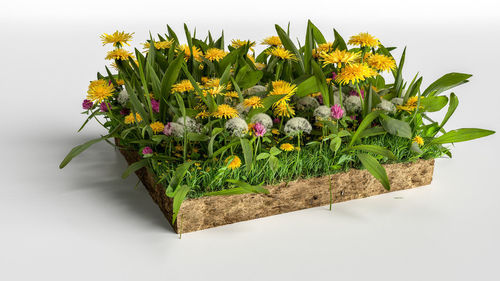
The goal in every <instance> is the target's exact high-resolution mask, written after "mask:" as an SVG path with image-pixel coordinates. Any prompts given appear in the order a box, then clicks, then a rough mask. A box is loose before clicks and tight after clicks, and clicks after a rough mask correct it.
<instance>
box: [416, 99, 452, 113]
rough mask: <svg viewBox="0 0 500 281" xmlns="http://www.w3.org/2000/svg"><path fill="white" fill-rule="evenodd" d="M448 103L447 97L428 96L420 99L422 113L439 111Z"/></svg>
mask: <svg viewBox="0 0 500 281" xmlns="http://www.w3.org/2000/svg"><path fill="white" fill-rule="evenodd" d="M447 103H448V97H446V96H429V97H426V98H423V99H420V105H421V106H423V107H424V108H423V111H424V112H435V111H440V110H441V109H443V107H445V106H446V104H447Z"/></svg>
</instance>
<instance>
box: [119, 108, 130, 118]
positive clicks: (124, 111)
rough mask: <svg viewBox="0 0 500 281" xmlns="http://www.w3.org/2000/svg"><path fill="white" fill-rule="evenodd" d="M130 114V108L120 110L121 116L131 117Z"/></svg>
mask: <svg viewBox="0 0 500 281" xmlns="http://www.w3.org/2000/svg"><path fill="white" fill-rule="evenodd" d="M129 114H130V109H128V108H122V109H121V110H120V115H123V116H126V115H129Z"/></svg>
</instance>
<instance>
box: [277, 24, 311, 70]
mask: <svg viewBox="0 0 500 281" xmlns="http://www.w3.org/2000/svg"><path fill="white" fill-rule="evenodd" d="M275 28H276V32H277V33H278V36H279V37H280V40H281V43H282V44H283V46H284V47H285V49H287V50H289V51H290V52H292V53H293V54H294V55H295V56H296V57H297V60H298V64H299V66H300V70H301V74H304V72H305V67H304V62H303V61H302V55H301V54H300V53H299V50H297V47H295V45H294V44H293V42H292V40H290V37H288V35H287V34H286V32H285V31H284V30H283V29H282V28H281V27H280V26H279V25H277V24H276V25H275Z"/></svg>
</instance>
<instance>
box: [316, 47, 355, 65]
mask: <svg viewBox="0 0 500 281" xmlns="http://www.w3.org/2000/svg"><path fill="white" fill-rule="evenodd" d="M319 56H320V57H321V60H322V61H323V66H327V65H329V64H337V66H340V64H342V63H344V64H351V63H353V62H355V61H356V60H357V59H359V57H360V55H359V52H358V53H352V52H349V51H346V50H339V49H337V50H335V51H333V52H330V53H327V52H322V53H321V54H320V55H319Z"/></svg>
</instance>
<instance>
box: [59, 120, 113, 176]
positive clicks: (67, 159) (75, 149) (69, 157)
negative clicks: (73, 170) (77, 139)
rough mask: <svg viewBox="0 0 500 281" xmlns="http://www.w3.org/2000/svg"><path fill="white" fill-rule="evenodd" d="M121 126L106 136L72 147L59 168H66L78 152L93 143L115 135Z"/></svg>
mask: <svg viewBox="0 0 500 281" xmlns="http://www.w3.org/2000/svg"><path fill="white" fill-rule="evenodd" d="M121 127H122V126H117V127H116V128H114V129H113V130H112V131H111V132H110V133H109V134H107V135H105V136H102V137H100V138H98V139H93V140H89V141H88V142H86V143H83V144H80V145H77V146H75V147H73V149H71V151H70V152H69V153H68V155H66V157H64V159H63V160H62V162H61V164H59V169H62V168H64V167H65V166H66V165H68V163H69V162H70V161H71V160H72V159H73V158H75V157H76V156H77V155H78V154H80V153H82V152H84V151H85V150H86V149H87V148H89V147H91V146H92V145H93V144H95V143H98V142H100V141H102V140H105V139H108V138H110V137H111V136H113V134H114V133H115V132H117V131H118V130H120V129H121Z"/></svg>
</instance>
